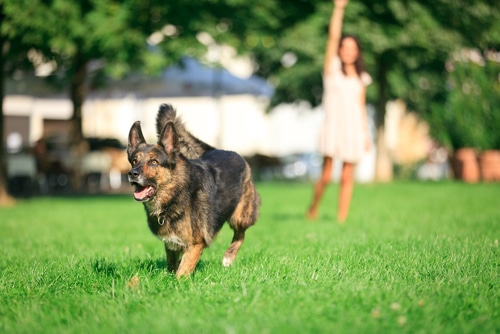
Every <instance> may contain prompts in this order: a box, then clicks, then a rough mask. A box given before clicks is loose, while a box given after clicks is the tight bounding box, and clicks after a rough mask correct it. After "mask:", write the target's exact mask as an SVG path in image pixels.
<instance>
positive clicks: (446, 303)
mask: <svg viewBox="0 0 500 334" xmlns="http://www.w3.org/2000/svg"><path fill="white" fill-rule="evenodd" d="M337 189H338V188H337V186H336V185H333V186H332V187H330V188H329V189H328V191H327V193H326V196H325V199H324V201H323V203H322V207H321V211H320V217H319V219H318V221H316V222H314V223H311V222H307V221H306V220H305V219H304V218H303V217H304V213H305V211H306V209H307V206H308V204H309V200H310V197H311V195H312V185H310V184H275V183H274V184H273V183H270V184H266V183H264V184H258V190H259V192H260V193H261V196H262V199H263V206H262V210H261V217H260V219H259V221H258V222H257V224H256V225H255V226H254V227H252V228H251V229H249V230H248V233H247V237H246V241H245V243H244V245H243V247H242V249H241V251H240V253H239V255H238V258H237V259H236V261H235V263H234V264H233V266H232V267H231V268H223V267H222V265H221V260H222V255H223V253H224V251H225V249H226V248H227V246H228V245H229V242H230V239H231V236H232V235H231V231H230V230H229V228H227V227H226V228H224V229H223V231H222V232H221V234H220V235H219V236H218V237H217V239H216V241H215V242H214V244H213V245H212V246H211V247H210V248H209V249H207V250H205V252H204V254H203V256H202V259H201V261H200V263H199V264H198V267H197V269H196V271H195V274H194V275H193V276H192V277H191V278H190V279H184V280H181V281H177V280H176V279H175V277H174V276H173V275H172V274H170V273H167V272H166V268H165V263H164V251H163V246H162V245H161V242H160V241H159V240H157V239H156V238H155V237H154V236H153V235H151V233H150V232H149V230H148V228H147V224H146V218H145V213H144V209H143V208H142V204H140V203H136V202H134V200H133V199H132V196H112V197H104V196H103V197H85V198H33V199H30V200H21V201H18V204H17V205H16V206H15V207H11V208H0V236H1V240H2V241H1V248H0V333H160V332H162V333H499V332H500V296H499V293H500V267H499V260H500V248H499V246H498V240H499V239H500V185H499V184H477V185H468V184H461V183H451V182H450V183H393V184H378V185H357V186H356V187H355V191H354V196H353V201H352V205H351V213H350V216H349V218H348V220H347V222H346V223H345V224H344V225H339V224H338V223H336V222H335V217H336V198H337Z"/></svg>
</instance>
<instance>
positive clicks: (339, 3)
mask: <svg viewBox="0 0 500 334" xmlns="http://www.w3.org/2000/svg"><path fill="white" fill-rule="evenodd" d="M333 3H334V4H335V8H345V6H347V4H348V3H349V0H333Z"/></svg>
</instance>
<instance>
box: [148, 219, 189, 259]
mask: <svg viewBox="0 0 500 334" xmlns="http://www.w3.org/2000/svg"><path fill="white" fill-rule="evenodd" d="M148 224H149V228H150V229H151V232H153V234H155V235H156V236H157V237H158V239H160V240H161V241H163V242H164V243H165V246H166V247H167V248H168V249H170V250H173V251H181V250H184V249H186V248H187V246H188V244H189V242H188V240H186V235H184V233H182V231H183V229H182V228H181V229H180V230H179V228H180V227H182V226H183V225H184V224H182V222H180V221H179V222H177V223H176V224H171V223H170V222H169V221H168V220H166V219H165V218H164V217H161V218H158V217H154V216H153V217H152V216H149V217H148ZM175 227H177V228H175ZM188 239H189V238H188Z"/></svg>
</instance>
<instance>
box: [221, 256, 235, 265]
mask: <svg viewBox="0 0 500 334" xmlns="http://www.w3.org/2000/svg"><path fill="white" fill-rule="evenodd" d="M232 264H233V259H231V258H228V257H225V256H224V258H223V259H222V265H223V266H224V267H230V266H231V265H232Z"/></svg>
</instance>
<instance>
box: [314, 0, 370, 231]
mask: <svg viewBox="0 0 500 334" xmlns="http://www.w3.org/2000/svg"><path fill="white" fill-rule="evenodd" d="M348 2H349V0H334V10H333V12H332V16H331V19H330V26H329V34H328V41H327V45H326V54H325V63H324V69H323V71H324V72H323V110H324V121H323V124H322V127H321V131H320V143H319V151H320V153H321V154H322V155H323V170H322V173H321V177H320V179H319V180H318V182H317V183H316V184H315V186H314V197H313V201H312V203H311V206H310V207H309V211H308V212H307V218H309V219H311V220H313V219H316V218H317V212H318V206H319V203H320V201H321V197H322V196H323V192H324V190H325V187H326V186H327V184H328V183H329V182H330V181H331V177H332V166H333V159H334V158H336V159H340V160H341V161H342V162H343V164H342V173H341V177H340V191H339V203H338V212H337V219H338V221H339V222H344V221H345V219H346V218H347V214H348V213H349V205H350V202H351V197H352V191H353V186H354V170H355V166H356V163H357V162H359V161H360V160H361V158H362V156H363V155H364V153H365V152H366V151H368V150H369V149H370V148H371V141H370V136H369V133H368V126H367V117H366V86H367V85H368V84H370V82H371V78H370V76H369V75H368V74H367V73H366V72H364V70H363V62H362V58H361V50H360V46H359V43H358V40H357V39H356V38H355V37H354V36H352V35H346V36H341V32H342V20H343V17H344V8H345V7H346V6H347V3H348Z"/></svg>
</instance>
